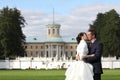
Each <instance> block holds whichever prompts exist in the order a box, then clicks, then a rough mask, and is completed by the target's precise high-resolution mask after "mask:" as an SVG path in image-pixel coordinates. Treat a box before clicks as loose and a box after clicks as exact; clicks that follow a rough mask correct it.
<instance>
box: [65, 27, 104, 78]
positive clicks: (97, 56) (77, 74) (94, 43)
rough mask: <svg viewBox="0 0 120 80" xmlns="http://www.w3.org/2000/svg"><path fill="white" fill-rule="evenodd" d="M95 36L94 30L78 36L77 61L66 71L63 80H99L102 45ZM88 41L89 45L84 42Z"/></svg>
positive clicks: (101, 71)
mask: <svg viewBox="0 0 120 80" xmlns="http://www.w3.org/2000/svg"><path fill="white" fill-rule="evenodd" d="M96 35H97V34H96V31H95V30H94V29H89V30H88V32H87V34H86V33H84V32H81V33H79V34H78V36H77V37H76V40H77V43H78V46H77V49H76V51H77V54H76V59H77V61H75V62H73V63H72V64H71V65H70V67H68V69H67V70H66V73H65V76H66V78H65V80H101V74H102V73H103V70H102V64H101V56H102V52H103V44H102V43H101V42H100V41H98V40H97V38H96ZM88 39H89V40H90V44H88V43H87V42H86V40H88Z"/></svg>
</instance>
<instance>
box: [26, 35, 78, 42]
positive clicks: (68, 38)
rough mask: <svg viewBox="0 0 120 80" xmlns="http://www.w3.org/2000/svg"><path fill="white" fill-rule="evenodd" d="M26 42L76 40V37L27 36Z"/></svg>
mask: <svg viewBox="0 0 120 80" xmlns="http://www.w3.org/2000/svg"><path fill="white" fill-rule="evenodd" d="M26 42H30V43H32V42H33V43H38V42H66V43H67V42H75V43H76V39H75V38H73V37H60V38H46V37H34V36H33V37H27V38H26Z"/></svg>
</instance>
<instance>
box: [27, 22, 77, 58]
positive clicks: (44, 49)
mask: <svg viewBox="0 0 120 80" xmlns="http://www.w3.org/2000/svg"><path fill="white" fill-rule="evenodd" d="M60 27H61V25H59V24H55V23H53V24H48V25H47V36H46V37H27V38H26V43H25V51H26V54H27V57H42V58H56V57H57V58H58V59H60V58H62V57H63V56H64V57H65V58H67V57H71V56H75V55H76V47H77V42H76V39H75V38H74V37H73V38H72V37H61V35H60Z"/></svg>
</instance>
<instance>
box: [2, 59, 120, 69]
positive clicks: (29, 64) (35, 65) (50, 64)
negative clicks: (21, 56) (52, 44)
mask: <svg viewBox="0 0 120 80" xmlns="http://www.w3.org/2000/svg"><path fill="white" fill-rule="evenodd" d="M72 62H73V61H38V60H0V69H61V68H68V67H69V66H70V64H71V63H72ZM102 67H103V68H109V69H116V68H120V60H111V61H110V60H103V61H102Z"/></svg>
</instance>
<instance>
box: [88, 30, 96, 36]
mask: <svg viewBox="0 0 120 80" xmlns="http://www.w3.org/2000/svg"><path fill="white" fill-rule="evenodd" d="M88 32H91V34H92V35H94V36H95V38H96V36H97V33H96V31H95V29H93V28H90V29H89V30H88Z"/></svg>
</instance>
